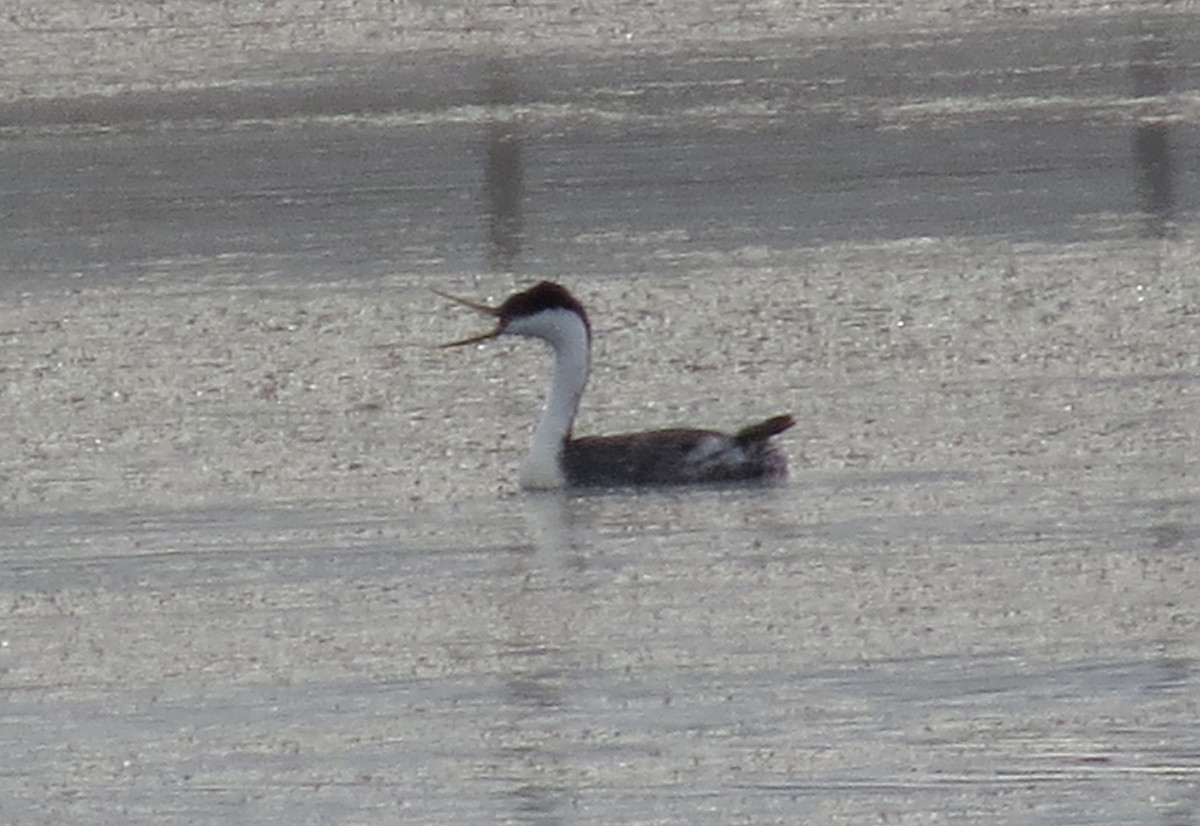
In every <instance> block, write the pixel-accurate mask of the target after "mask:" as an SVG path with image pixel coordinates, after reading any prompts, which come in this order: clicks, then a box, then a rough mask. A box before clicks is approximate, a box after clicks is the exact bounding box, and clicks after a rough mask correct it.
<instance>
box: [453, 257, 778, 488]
mask: <svg viewBox="0 0 1200 826" xmlns="http://www.w3.org/2000/svg"><path fill="white" fill-rule="evenodd" d="M434 292H437V294H438V295H440V296H442V297H443V298H448V299H450V300H451V301H457V302H458V303H459V304H464V305H466V306H467V307H470V308H471V309H473V310H475V311H477V312H480V313H483V314H484V315H488V316H491V317H493V318H495V319H496V320H497V324H496V327H495V328H494V329H492V330H490V331H488V332H486V333H482V334H480V335H477V336H471V337H470V338H465V339H463V340H461V341H453V342H450V343H449V344H443V345H441V346H442V347H461V346H462V345H464V344H474V343H476V342H480V341H487V340H488V339H492V338H497V337H499V336H503V335H515V336H526V337H529V338H540V339H541V340H542V341H544V342H546V343H547V344H548V345H550V348H551V349H552V350H553V351H554V377H553V380H552V381H551V384H550V395H549V396H548V397H547V399H546V407H545V409H544V410H543V411H542V417H541V419H540V420H539V421H538V424H537V427H536V428H535V429H534V431H533V445H532V446H531V447H530V450H529V454H528V455H527V456H526V457H525V461H524V463H523V464H522V465H521V477H520V478H521V486H522V487H524V488H531V489H545V488H561V487H576V486H615V485H686V484H695V483H701V482H730V481H739V480H742V481H744V480H765V481H771V480H779V479H782V478H784V477H785V476H786V475H787V459H786V458H785V457H784V455H783V454H782V453H781V452H780V451H779V449H778V448H776V447H775V446H774V445H772V444H771V443H770V441H769V440H770V438H771V437H772V436H774V435H776V434H777V433H782V432H783V431H785V430H787V429H788V428H789V427H791V426H792V425H793V424H795V420H794V419H793V418H792V417H791V416H789V415H786V414H785V415H782V416H772V417H771V418H769V419H766V420H764V421H761V422H758V423H757V424H752V425H749V426H747V427H743V428H742V429H741V430H739V431H737V432H736V433H733V434H726V433H720V432H718V431H714V430H692V429H680V428H677V429H671V430H651V431H647V432H645V433H623V434H621V435H618V436H585V437H583V438H580V439H576V438H574V437H573V436H572V435H571V427H572V425H573V424H574V422H575V413H576V411H577V410H578V409H579V400H580V398H581V397H582V396H583V389H584V386H585V385H586V384H587V380H588V373H589V372H590V370H591V358H592V328H591V325H590V324H589V323H588V317H587V313H586V312H585V311H584V309H583V305H582V304H580V303H579V301H577V300H576V299H575V297H574V296H573V295H571V294H570V293H569V292H567V291H566V290H565V289H564V288H563V287H561V286H559V285H558V284H553V283H551V282H549V281H543V282H541V283H540V284H537V285H535V286H533V287H530V288H529V289H528V290H525V291H524V292H520V293H517V294H516V295H512V296H510V297H509V298H508V299H507V300H506V301H505V302H504V303H503V304H501V305H500V306H499V307H489V306H487V305H486V304H479V303H477V302H474V301H470V300H468V299H465V298H458V297H457V296H453V295H447V294H446V293H443V292H439V291H437V290H435V291H434Z"/></svg>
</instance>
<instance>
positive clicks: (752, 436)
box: [733, 413, 796, 447]
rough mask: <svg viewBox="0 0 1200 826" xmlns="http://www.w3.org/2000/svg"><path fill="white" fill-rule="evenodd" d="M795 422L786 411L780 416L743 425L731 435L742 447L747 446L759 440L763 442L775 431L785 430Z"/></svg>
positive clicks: (774, 433) (775, 432)
mask: <svg viewBox="0 0 1200 826" xmlns="http://www.w3.org/2000/svg"><path fill="white" fill-rule="evenodd" d="M795 423H796V420H795V419H793V418H792V417H791V416H790V415H788V414H787V413H784V414H783V415H782V416H772V417H771V418H769V419H766V420H765V421H761V422H758V423H757V424H752V425H747V426H746V427H743V428H742V429H741V430H739V431H738V432H737V433H735V434H734V435H733V440H734V441H735V442H737V443H738V444H739V445H741V446H742V447H749V446H750V445H753V444H757V443H759V442H765V441H766V440H767V439H769V438H771V437H772V436H774V435H776V434H777V433H782V432H783V431H785V430H787V429H788V428H789V427H791V426H792V425H794V424H795Z"/></svg>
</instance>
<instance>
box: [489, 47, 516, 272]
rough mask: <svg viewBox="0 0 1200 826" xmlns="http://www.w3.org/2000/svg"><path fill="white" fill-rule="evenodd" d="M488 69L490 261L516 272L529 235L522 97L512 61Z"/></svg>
mask: <svg viewBox="0 0 1200 826" xmlns="http://www.w3.org/2000/svg"><path fill="white" fill-rule="evenodd" d="M486 71H487V77H486V80H485V84H484V104H485V105H486V106H487V107H488V108H489V110H490V111H489V116H488V122H487V129H486V132H485V138H484V141H485V152H484V169H483V182H484V184H483V185H484V199H485V202H486V209H487V217H488V263H489V265H490V266H491V268H492V269H493V270H498V271H505V272H510V271H512V270H513V269H514V267H515V265H516V262H517V260H518V258H520V255H521V241H522V237H523V235H524V216H523V215H522V212H521V199H522V192H523V179H524V169H523V167H522V161H521V148H522V142H523V140H522V135H521V128H520V124H518V123H517V121H516V118H515V117H514V113H513V110H512V107H513V106H514V105H515V104H516V103H517V102H518V98H519V94H518V87H517V82H516V79H515V77H514V76H513V73H512V68H511V66H510V65H509V64H508V63H507V62H505V61H501V60H493V61H490V62H489V63H488V64H487V70H486Z"/></svg>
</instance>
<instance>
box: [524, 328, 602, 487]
mask: <svg viewBox="0 0 1200 826" xmlns="http://www.w3.org/2000/svg"><path fill="white" fill-rule="evenodd" d="M505 332H506V333H512V334H516V335H521V336H531V337H533V338H540V339H541V340H542V341H545V342H546V343H547V344H549V345H550V347H551V348H552V349H553V350H554V378H553V379H552V380H551V383H550V395H549V396H547V397H546V406H545V408H543V410H542V417H541V419H540V420H538V423H537V427H536V428H535V429H534V431H533V444H532V445H531V446H530V448H529V454H528V455H527V456H526V457H525V461H524V463H523V464H522V465H521V487H524V488H536V489H542V488H560V487H562V486H563V485H565V484H566V479H565V478H564V476H563V471H562V464H561V462H560V459H561V456H562V449H563V444H564V443H565V442H566V440H567V439H568V438H569V437H570V435H571V425H572V424H573V423H574V422H575V413H576V411H578V410H579V400H580V398H581V397H582V396H583V388H584V387H585V386H586V385H587V380H588V372H589V370H590V369H591V350H592V342H591V336H590V334H589V333H588V328H587V325H585V324H584V323H583V319H581V318H580V317H579V315H578V314H577V313H573V312H571V311H570V310H564V309H553V310H543V311H542V312H540V313H537V314H536V315H533V316H529V317H528V318H522V319H515V320H513V321H512V322H510V323H509V325H508V327H507V329H506V330H505Z"/></svg>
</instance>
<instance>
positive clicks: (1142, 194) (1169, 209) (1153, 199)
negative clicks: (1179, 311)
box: [1129, 34, 1175, 238]
mask: <svg viewBox="0 0 1200 826" xmlns="http://www.w3.org/2000/svg"><path fill="white" fill-rule="evenodd" d="M1167 58H1168V48H1167V42H1166V39H1165V38H1164V37H1162V36H1160V35H1157V34H1153V35H1147V36H1145V37H1143V38H1142V39H1141V40H1139V41H1138V44H1137V46H1136V48H1135V52H1134V55H1133V59H1132V60H1131V61H1130V63H1129V74H1130V78H1131V80H1132V82H1133V94H1134V96H1135V97H1138V98H1161V97H1162V96H1164V95H1166V94H1168V93H1169V92H1170V90H1171V89H1170V81H1169V79H1168V77H1167V69H1166V62H1167ZM1133 162H1134V169H1135V172H1136V175H1137V191H1138V197H1139V198H1140V199H1141V203H1142V211H1143V212H1144V213H1145V215H1146V221H1145V233H1146V234H1147V235H1148V236H1150V237H1152V238H1166V237H1169V236H1171V235H1172V234H1173V232H1174V217H1175V182H1174V168H1173V163H1172V158H1171V141H1170V131H1169V124H1168V121H1167V119H1166V117H1165V112H1162V111H1161V110H1158V107H1154V108H1152V109H1150V110H1149V111H1148V112H1147V113H1145V114H1144V115H1143V117H1141V118H1139V121H1138V124H1137V125H1136V126H1135V127H1134V130H1133Z"/></svg>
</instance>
